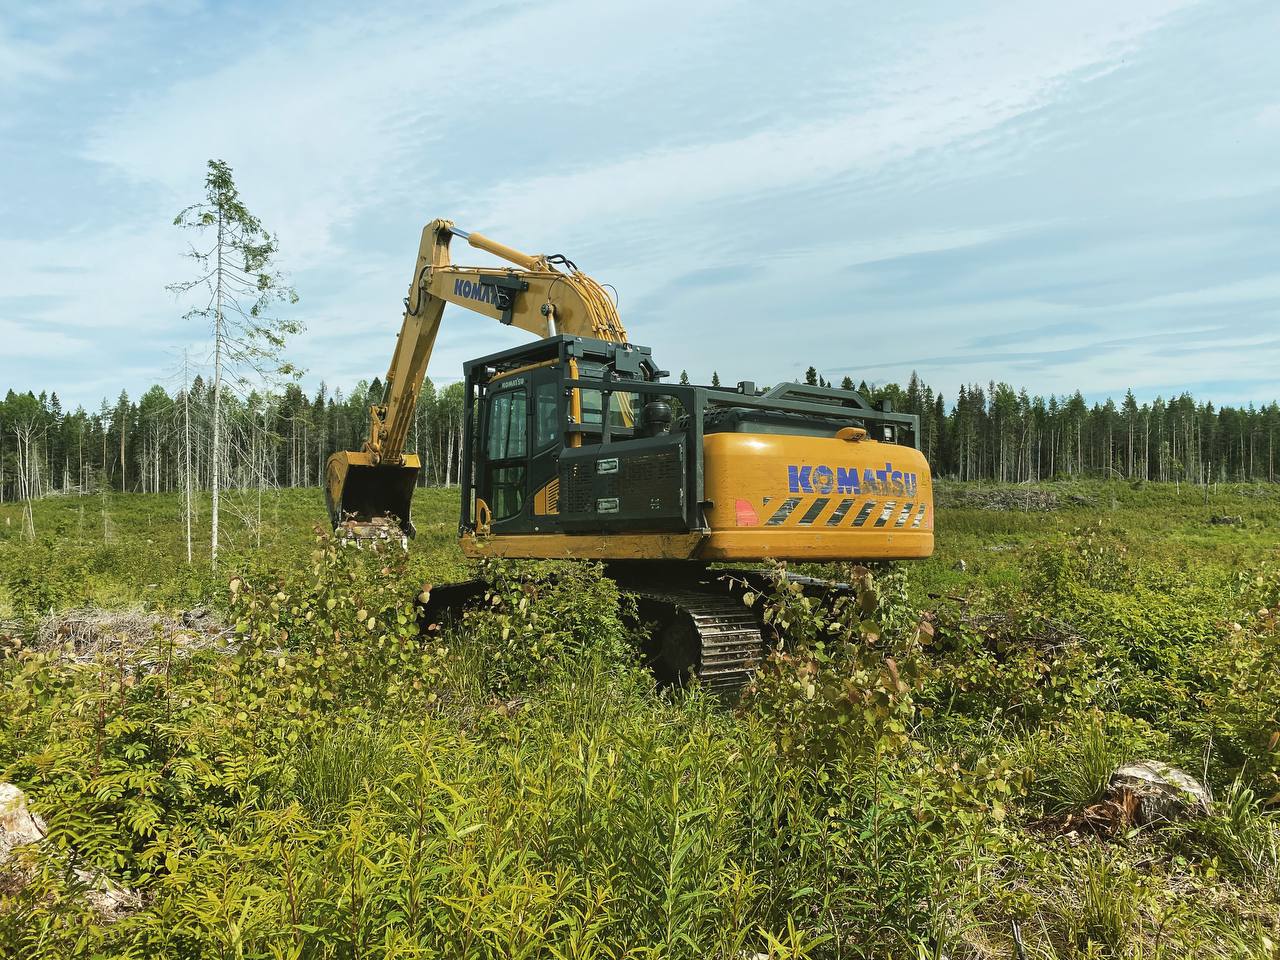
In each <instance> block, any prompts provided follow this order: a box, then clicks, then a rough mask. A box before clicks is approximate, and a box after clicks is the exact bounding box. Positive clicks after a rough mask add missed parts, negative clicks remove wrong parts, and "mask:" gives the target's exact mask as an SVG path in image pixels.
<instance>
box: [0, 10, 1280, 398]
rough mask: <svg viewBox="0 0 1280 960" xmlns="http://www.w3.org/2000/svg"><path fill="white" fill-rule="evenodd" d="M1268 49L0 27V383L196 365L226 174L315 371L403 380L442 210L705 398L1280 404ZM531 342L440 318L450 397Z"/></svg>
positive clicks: (67, 383) (614, 34) (94, 380)
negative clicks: (198, 297) (506, 351)
mask: <svg viewBox="0 0 1280 960" xmlns="http://www.w3.org/2000/svg"><path fill="white" fill-rule="evenodd" d="M1278 41H1280V5H1277V4H1275V3H1273V2H1269V0H1252V2H1250V0H1240V2H1199V3H1197V2H1193V0H1125V2H1122V3H1116V2H1091V0H1082V2H1076V3H1071V4H1063V3H1058V2H1029V0H1021V2H973V3H967V4H954V3H923V2H922V3H913V4H886V3H876V4H873V3H847V2H846V3H801V2H795V3H786V4H781V3H769V4H764V3H736V2H731V0H709V2H699V3H688V2H683V3H673V2H664V0H652V2H647V3H644V4H629V3H628V4H623V3H609V4H605V3H599V2H574V0H566V2H555V3H452V4H440V3H428V2H421V0H420V2H418V3H414V4H404V5H385V6H379V5H372V4H371V5H370V9H369V10H358V9H357V8H356V6H355V5H348V4H334V5H332V6H326V5H324V4H322V3H306V4H303V3H297V4H293V3H283V4H265V3H255V4H250V3H244V4H235V3H198V2H182V0H178V2H172V0H171V2H165V3H148V2H145V0H115V2H111V0H67V2H49V3H43V4H39V5H36V4H30V5H26V6H25V8H24V6H20V5H16V4H10V5H6V6H5V9H4V10H3V12H0V388H5V387H14V388H17V389H28V388H30V389H34V390H37V391H39V390H41V389H50V388H53V389H57V391H58V392H59V394H60V395H61V396H62V397H63V398H64V400H67V401H70V402H72V403H84V404H86V405H95V406H96V404H97V401H98V400H99V399H100V398H101V397H102V396H104V395H107V396H114V395H115V394H116V393H117V392H118V391H119V389H120V388H121V387H122V386H123V387H126V388H127V389H128V390H129V391H130V394H131V395H134V396H137V395H138V394H139V393H140V392H141V391H142V390H143V389H145V388H146V386H148V385H150V384H151V383H154V382H161V383H172V382H173V377H174V372H175V370H176V369H177V367H178V366H179V363H180V357H181V355H182V351H183V350H184V348H189V349H191V350H192V351H193V356H195V357H197V358H201V357H203V355H204V348H203V344H204V342H205V339H206V337H205V331H203V330H201V329H199V328H198V327H193V326H192V325H191V324H189V323H186V322H184V321H183V320H182V319H181V315H182V313H183V312H184V310H185V306H186V305H184V304H183V303H180V302H175V301H174V299H173V297H172V296H171V295H170V294H169V293H167V292H166V291H165V285H166V284H167V283H170V282H172V281H174V280H178V279H181V278H183V277H185V276H187V275H189V273H190V267H189V265H188V264H187V263H186V262H185V261H183V259H182V258H181V253H182V251H183V249H184V243H185V238H184V237H183V236H182V235H181V233H180V232H179V231H178V230H177V229H175V228H174V227H173V226H172V219H173V216H174V214H175V213H176V212H177V211H178V210H179V209H180V208H182V207H183V206H185V205H186V204H188V203H191V202H193V201H195V200H197V199H199V196H200V192H201V184H202V180H203V176H204V165H205V161H206V160H207V159H209V158H210V157H220V158H223V159H225V160H227V161H228V162H229V163H231V164H232V166H233V167H234V169H235V172H236V176H237V180H238V182H239V184H240V187H241V192H242V194H243V195H244V197H245V199H246V201H247V202H248V204H249V206H250V208H251V209H252V210H253V211H254V212H256V213H257V214H258V215H259V216H260V217H261V218H262V220H263V221H264V222H265V223H266V224H267V225H268V226H269V227H270V228H272V229H274V230H275V231H277V232H278V234H279V237H280V244H281V250H282V258H281V264H282V266H283V267H284V268H285V269H286V270H287V271H288V272H289V273H290V275H291V277H292V280H293V282H294V285H295V286H296V287H297V289H298V292H299V294H300V295H301V298H302V299H301V303H300V304H299V305H298V306H297V307H296V308H294V310H295V312H296V313H295V315H296V316H297V317H299V318H300V319H302V320H303V321H304V322H305V323H306V324H307V327H308V331H307V333H306V334H305V335H303V336H301V337H299V338H298V339H297V340H296V341H295V343H294V344H293V346H292V348H291V354H292V355H293V357H294V358H295V359H296V360H297V361H298V362H299V363H300V364H301V365H302V366H303V367H305V368H306V370H307V375H306V382H307V385H308V387H314V386H315V385H316V384H318V383H319V382H320V381H321V380H324V381H326V382H328V383H330V384H331V385H339V386H343V387H346V386H349V385H350V384H352V383H354V382H355V381H356V380H358V379H360V378H362V377H363V378H367V377H371V376H374V375H378V374H381V373H382V372H383V371H384V370H385V368H386V364H387V361H388V359H389V356H390V351H391V349H392V346H393V343H394V337H395V331H396V330H397V328H398V325H399V320H400V312H401V307H400V303H401V298H402V297H403V296H404V293H405V291H406V288H407V286H408V283H409V280H410V273H411V272H412V267H413V260H414V256H415V253H416V249H417V242H418V234H419V232H420V230H421V227H422V225H423V224H424V223H425V222H426V221H428V220H430V219H432V218H434V217H438V216H444V217H449V218H451V219H453V220H455V221H456V222H457V223H458V224H459V226H463V227H466V228H468V229H473V230H479V231H482V232H485V233H488V234H490V235H491V236H494V237H496V238H498V239H501V240H503V241H504V242H507V243H510V244H511V245H513V246H516V247H519V248H522V249H525V250H527V251H530V252H535V253H561V252H562V253H566V254H568V255H569V256H571V257H572V258H573V259H574V260H575V261H577V263H578V264H579V265H580V266H582V267H583V268H584V269H585V270H587V272H589V273H591V274H592V275H593V276H595V277H596V278H597V279H599V280H601V281H603V282H608V283H611V284H613V285H614V286H615V287H616V288H617V289H618V291H619V295H620V311H621V314H622V317H623V320H624V322H625V324H626V326H627V329H628V331H629V333H630V335H631V337H632V338H633V339H634V340H635V341H636V342H638V343H643V344H647V345H650V346H652V347H653V348H654V351H655V354H656V355H657V356H658V358H659V359H660V361H661V362H662V364H663V365H664V366H665V367H667V368H669V369H671V370H673V371H678V370H680V369H681V368H687V369H688V371H689V373H690V375H691V376H692V377H693V378H694V379H695V380H700V381H704V382H705V381H706V380H707V379H709V378H710V375H711V371H712V370H713V369H716V370H718V372H719V373H720V376H721V378H722V379H723V380H725V381H726V382H732V381H735V380H738V379H752V380H755V381H757V382H762V383H763V382H774V381H778V380H782V379H786V378H793V377H799V376H800V375H801V374H802V373H803V370H804V369H805V367H807V366H808V365H809V364H811V363H813V364H816V365H817V366H818V367H819V369H820V370H822V371H823V372H824V373H825V375H826V376H828V377H829V378H832V379H839V378H840V377H842V376H844V375H845V374H846V373H848V374H850V375H851V376H853V378H854V379H855V380H860V379H867V380H869V381H876V382H883V381H886V380H893V379H897V380H902V379H905V377H907V376H908V375H909V374H910V372H911V370H912V369H916V370H918V371H919V372H920V374H921V375H922V376H923V377H924V378H925V379H926V380H928V381H929V382H931V383H933V384H935V385H937V386H940V387H941V388H942V389H943V390H944V391H945V392H946V394H947V395H948V397H951V396H954V392H955V389H956V387H957V386H958V385H959V384H960V383H962V382H968V381H975V380H976V381H981V382H984V383H985V382H986V381H987V380H990V379H998V380H999V379H1003V380H1008V381H1010V382H1012V383H1014V384H1017V385H1025V386H1027V387H1028V388H1030V389H1031V390H1032V391H1033V392H1037V393H1049V392H1057V393H1062V392H1067V391H1072V390H1074V389H1076V388H1080V389H1082V390H1084V391H1085V393H1086V394H1087V395H1089V396H1091V397H1100V396H1105V395H1107V394H1108V393H1111V394H1116V395H1123V391H1124V389H1125V388H1126V387H1127V386H1133V387H1134V388H1135V390H1136V391H1137V392H1138V393H1139V395H1140V396H1142V397H1144V398H1147V397H1151V396H1154V395H1155V394H1157V393H1163V394H1165V395H1166V396H1167V395H1169V394H1171V393H1175V392H1179V391H1181V390H1183V389H1190V390H1193V391H1195V392H1197V393H1205V394H1206V395H1207V396H1209V398H1211V399H1213V400H1215V401H1218V402H1220V403H1222V402H1225V403H1241V402H1248V401H1250V400H1254V401H1267V400H1271V399H1273V398H1275V397H1276V396H1277V395H1280V377H1278V376H1277V374H1276V371H1277V370H1278V369H1280V231H1278V230H1277V227H1278V226H1280V57H1278V56H1276V52H1275V51H1276V49H1277V43H1278ZM455 247H457V248H458V249H457V250H455V256H457V257H458V258H459V259H460V260H466V259H472V260H474V261H476V262H484V260H485V258H484V257H483V256H480V255H478V254H475V253H474V252H473V251H470V250H469V249H468V248H466V247H465V246H462V245H460V244H458V245H455ZM463 254H470V255H471V256H469V257H464V256H463ZM520 341H521V335H520V334H519V333H518V332H517V333H513V332H511V331H508V330H504V329H498V328H495V326H493V325H491V324H490V322H489V321H486V320H484V319H483V318H481V317H478V316H476V315H473V314H468V313H466V312H465V311H462V310H459V309H456V308H451V309H450V310H449V311H448V312H447V313H446V321H445V326H444V328H443V330H442V333H441V336H440V339H439V341H438V343H437V347H436V352H435V355H434V357H433V359H432V363H431V368H430V374H431V376H432V378H433V379H435V380H437V381H445V380H448V379H452V378H456V377H457V375H458V373H459V371H460V367H461V363H462V361H463V360H464V359H467V358H468V357H471V356H476V355H479V354H482V353H486V352H490V351H492V350H496V349H501V348H503V347H506V346H510V345H514V344H516V343H519V342H520Z"/></svg>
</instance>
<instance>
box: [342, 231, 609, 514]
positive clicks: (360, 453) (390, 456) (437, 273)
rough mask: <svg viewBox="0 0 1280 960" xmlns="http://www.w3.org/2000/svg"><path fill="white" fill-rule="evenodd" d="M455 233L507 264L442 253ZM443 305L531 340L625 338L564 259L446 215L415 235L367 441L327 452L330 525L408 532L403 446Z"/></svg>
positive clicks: (586, 280)
mask: <svg viewBox="0 0 1280 960" xmlns="http://www.w3.org/2000/svg"><path fill="white" fill-rule="evenodd" d="M453 237H459V238H460V239H463V240H465V241H466V242H467V243H468V244H469V245H470V246H471V247H473V248H475V249H477V250H483V251H485V252H486V253H490V254H492V255H494V256H496V257H500V258H501V259H503V260H506V261H507V262H508V263H510V264H513V266H510V267H465V266H456V265H454V264H453V263H452V262H451V260H450V254H449V241H450V240H451V239H452V238H453ZM450 303H453V304H456V305H458V306H462V307H466V308H467V309H468V310H471V311H474V312H476V313H480V314H483V315H485V316H488V317H491V318H492V319H494V320H497V321H498V322H499V323H503V324H506V325H508V326H514V327H519V328H520V329H521V330H527V331H528V332H529V333H532V334H534V335H535V336H537V337H547V336H554V335H556V334H559V333H563V334H572V335H575V336H583V337H591V338H594V339H597V340H604V341H608V342H611V343H625V342H626V339H627V333H626V330H624V329H623V327H622V322H621V321H620V320H619V319H618V312H617V310H616V309H615V307H614V304H613V301H612V300H610V298H609V295H608V294H607V293H606V292H605V290H604V288H603V287H601V286H600V284H598V283H597V282H596V281H595V280H593V279H591V278H590V277H588V276H587V275H586V274H583V273H581V272H580V271H579V270H578V269H577V267H576V266H575V265H574V264H573V262H572V261H570V260H568V259H567V258H565V257H563V256H534V255H531V254H527V253H522V252H521V251H519V250H516V249H514V248H512V247H509V246H507V245H505V244H502V243H498V242H497V241H495V240H491V239H489V238H488V237H486V236H484V235H482V234H479V233H470V232H468V231H465V230H460V229H458V228H457V227H455V226H454V225H453V223H452V222H451V221H449V220H433V221H432V222H431V223H429V224H427V226H426V227H424V228H423V231H422V241H421V243H420V244H419V246H418V260H417V264H416V266H415V267H414V271H413V282H412V283H411V284H410V286H409V295H408V296H407V297H406V298H405V311H404V319H403V322H402V323H401V327H400V334H399V336H398V337H397V339H396V347H395V352H394V353H393V354H392V356H391V365H390V366H389V367H388V368H387V376H386V380H385V381H384V385H383V394H382V399H381V402H379V403H376V404H373V405H372V406H371V407H370V417H369V437H368V439H367V440H366V441H365V442H364V445H363V446H362V448H361V449H360V450H355V451H340V452H338V453H335V454H333V455H332V456H330V458H329V462H328V465H327V467H326V471H325V496H326V500H327V501H328V507H329V515H330V519H332V521H333V523H334V525H335V526H343V525H348V526H350V527H352V528H354V530H355V532H356V533H357V534H359V533H362V532H365V531H366V530H367V529H368V528H369V527H373V526H378V527H383V528H385V527H386V526H387V523H388V521H390V520H394V522H395V523H396V524H398V525H399V528H400V530H401V531H402V532H403V533H404V534H405V535H407V536H412V535H413V533H414V529H413V523H412V520H411V519H410V501H411V500H412V498H413V489H414V486H415V485H416V483H417V477H418V471H419V470H420V468H421V463H420V461H419V458H418V457H417V456H416V455H414V454H406V453H405V452H404V447H405V442H406V440H407V439H408V435H409V429H410V428H411V427H412V425H413V418H414V412H415V410H416V409H417V403H418V394H419V392H420V391H421V389H422V382H423V379H424V378H425V377H426V373H427V364H428V363H429V362H430V360H431V352H432V349H433V348H434V346H435V342H436V334H437V333H438V332H439V330H440V320H441V317H442V315H443V313H444V308H445V305H446V304H450Z"/></svg>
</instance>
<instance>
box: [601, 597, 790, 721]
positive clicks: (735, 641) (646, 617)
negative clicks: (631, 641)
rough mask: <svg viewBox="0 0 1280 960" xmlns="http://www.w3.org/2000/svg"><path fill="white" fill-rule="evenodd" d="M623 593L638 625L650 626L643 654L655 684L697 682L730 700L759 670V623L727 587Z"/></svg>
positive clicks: (761, 650) (762, 646) (761, 643)
mask: <svg viewBox="0 0 1280 960" xmlns="http://www.w3.org/2000/svg"><path fill="white" fill-rule="evenodd" d="M717 586H719V590H718V591H717V590H716V589H715V587H717ZM623 589H624V590H626V591H627V592H628V593H630V594H632V595H633V596H634V597H635V598H636V601H637V606H638V608H639V616H640V619H641V620H642V621H645V622H649V623H651V624H652V629H651V632H650V635H649V646H648V650H647V651H646V652H647V653H648V656H649V661H650V666H651V667H652V669H653V672H654V674H655V675H656V676H657V678H658V680H659V682H661V683H669V684H682V683H686V682H687V681H688V680H689V679H690V678H692V677H697V678H698V679H699V680H701V681H702V683H703V684H704V685H705V686H706V687H708V688H709V689H710V690H711V691H713V692H714V693H716V694H718V695H721V696H729V697H731V696H734V695H736V694H738V693H739V692H740V691H741V690H742V688H743V687H744V686H746V684H747V683H748V681H750V679H751V677H752V676H753V675H754V674H755V672H756V670H757V669H759V667H760V663H761V661H762V660H763V659H764V654H765V642H764V637H763V635H762V634H761V632H760V623H759V621H758V619H757V617H756V613H755V611H754V610H753V609H752V608H750V607H748V606H746V605H744V604H743V602H742V599H741V598H740V596H738V595H737V594H736V593H735V592H730V591H729V590H728V588H727V586H725V585H723V584H716V583H714V582H713V583H711V584H708V585H707V588H706V589H702V590H698V589H687V588H685V589H681V588H666V589H664V588H662V587H659V586H645V587H641V588H638V589H637V588H629V587H626V586H624V587H623Z"/></svg>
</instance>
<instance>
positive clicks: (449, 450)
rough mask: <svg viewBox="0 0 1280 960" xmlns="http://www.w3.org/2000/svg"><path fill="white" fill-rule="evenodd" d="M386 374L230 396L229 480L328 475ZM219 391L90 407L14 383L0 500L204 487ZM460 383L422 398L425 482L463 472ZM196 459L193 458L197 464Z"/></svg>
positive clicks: (225, 455) (0, 444)
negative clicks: (343, 384) (337, 385)
mask: <svg viewBox="0 0 1280 960" xmlns="http://www.w3.org/2000/svg"><path fill="white" fill-rule="evenodd" d="M381 399H382V384H381V383H380V382H379V381H378V380H377V379H375V380H373V381H372V382H371V383H369V382H363V381H362V382H361V383H359V384H357V385H356V386H355V388H354V389H352V390H351V391H350V392H349V393H345V394H344V393H343V391H342V390H334V391H330V390H329V389H328V388H327V387H326V386H324V385H321V386H320V388H319V389H318V390H317V391H316V392H315V393H314V394H313V395H311V396H308V395H307V394H305V393H304V392H303V391H302V389H301V388H300V387H299V386H298V385H297V384H293V383H290V384H288V385H286V386H285V387H284V388H283V389H280V390H278V391H274V392H272V391H252V392H250V393H249V394H248V395H247V396H245V397H240V396H238V395H235V394H231V393H228V395H226V396H224V397H222V398H221V404H220V406H221V410H220V412H219V414H218V415H219V417H220V419H221V430H220V434H221V437H220V442H219V449H220V450H221V457H220V462H219V464H218V466H220V467H221V470H220V471H219V472H220V474H221V478H220V480H219V484H220V486H221V487H222V489H240V490H243V489H251V488H254V487H258V486H268V487H274V486H287V487H306V486H318V485H320V484H321V483H322V482H323V478H324V465H325V460H326V459H327V458H328V456H329V454H331V453H333V452H334V451H335V450H359V449H360V446H361V444H362V443H363V442H364V441H365V439H366V438H367V436H368V429H369V404H371V403H376V402H379V401H380V400H381ZM214 406H215V405H214V398H213V391H212V389H211V388H210V386H209V385H208V384H207V383H206V381H205V380H204V379H203V378H202V377H199V376H197V377H195V378H194V379H193V380H192V381H191V383H190V384H189V386H180V387H178V388H176V389H173V390H166V389H165V388H164V387H162V386H159V385H157V386H153V387H151V389H149V390H148V391H147V392H146V393H144V394H143V395H142V396H141V397H140V398H139V399H138V400H137V401H134V400H131V399H130V398H129V396H128V394H127V393H125V392H121V394H120V395H119V397H118V398H117V399H116V401H115V403H109V402H108V401H106V400H104V401H103V402H102V404H101V406H100V407H99V408H98V409H97V410H94V411H92V412H90V411H87V410H85V409H84V408H83V407H78V408H77V409H75V410H73V411H69V412H68V411H65V410H64V409H63V406H62V403H61V401H60V400H59V398H58V395H57V393H56V392H55V393H48V394H46V393H43V392H42V393H40V394H39V395H36V394H34V393H31V392H27V393H16V392H14V391H13V390H9V391H8V392H7V394H6V396H5V398H4V400H3V402H0V501H7V500H23V499H33V498H38V497H41V496H45V495H47V494H50V493H64V492H65V493H87V492H90V491H97V490H104V489H110V490H119V491H127V492H136V493H156V492H164V491H182V490H185V489H186V483H187V479H188V476H187V471H188V470H189V471H190V481H191V486H192V487H194V488H195V489H202V490H207V489H209V487H210V484H211V483H212V477H213V473H214V463H213V458H212V451H213V450H214V449H215V448H214V446H213V444H212V436H213V425H214V417H215V413H214ZM461 446H462V385H461V384H460V383H454V384H450V385H449V386H448V387H445V388H444V389H442V390H439V391H437V390H436V389H435V387H434V386H433V385H432V384H431V382H430V381H429V380H428V381H427V382H426V383H425V384H424V385H423V389H422V392H421V394H420V395H419V398H418V406H417V413H416V416H415V418H414V425H413V428H412V430H411V431H410V435H409V440H408V444H407V448H408V450H409V451H410V452H413V453H417V454H418V455H419V456H420V457H421V458H422V464H423V466H422V473H421V476H420V479H419V482H420V483H421V484H423V485H438V486H448V485H452V484H454V483H457V481H458V469H459V461H460V449H461ZM188 465H189V466H188Z"/></svg>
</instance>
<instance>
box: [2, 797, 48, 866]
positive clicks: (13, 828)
mask: <svg viewBox="0 0 1280 960" xmlns="http://www.w3.org/2000/svg"><path fill="white" fill-rule="evenodd" d="M43 839H44V823H43V822H42V821H41V820H40V818H39V817H37V816H35V815H34V814H33V813H32V812H31V811H30V810H29V809H27V796H26V794H24V793H23V792H22V791H21V790H19V789H18V788H17V787H15V786H14V785H13V784H11V783H0V867H5V866H7V865H8V863H9V861H10V860H11V859H13V856H14V854H13V849H14V848H15V847H21V846H25V845H26V844H29V843H39V842H40V841H41V840H43Z"/></svg>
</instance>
